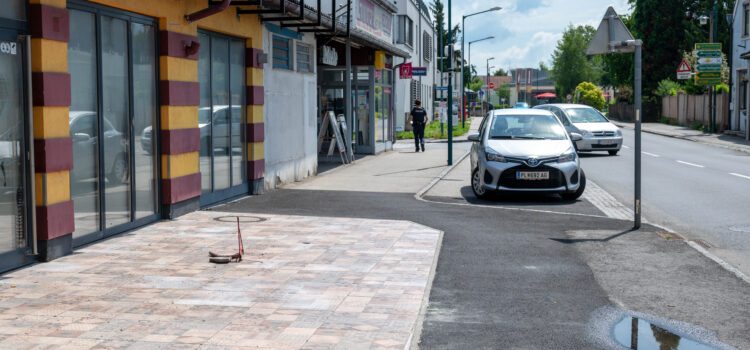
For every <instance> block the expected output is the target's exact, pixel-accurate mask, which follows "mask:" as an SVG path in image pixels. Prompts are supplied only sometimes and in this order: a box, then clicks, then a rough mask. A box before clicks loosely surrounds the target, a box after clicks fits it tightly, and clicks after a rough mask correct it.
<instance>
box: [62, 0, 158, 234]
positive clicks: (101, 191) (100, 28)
mask: <svg viewBox="0 0 750 350" xmlns="http://www.w3.org/2000/svg"><path fill="white" fill-rule="evenodd" d="M70 6H71V8H70V23H71V25H70V33H71V35H70V42H69V44H68V70H69V72H70V75H71V106H70V118H69V122H70V135H71V137H72V139H73V163H74V166H73V170H72V171H71V196H72V197H73V200H74V203H75V232H73V238H74V240H76V241H75V242H74V244H76V245H78V244H84V243H87V242H89V241H92V240H94V239H97V238H99V237H102V236H104V233H105V232H106V233H107V234H109V233H117V232H119V231H122V230H124V229H127V228H128V227H129V226H128V225H126V224H130V223H133V222H135V221H136V220H138V219H143V218H149V217H151V218H153V219H155V218H156V216H155V214H156V212H157V207H158V206H157V197H158V196H157V193H158V189H157V180H158V176H157V174H156V171H157V169H158V167H157V166H156V159H155V158H156V157H154V154H156V153H157V152H156V150H155V146H156V142H155V140H154V139H155V138H156V135H158V133H155V132H154V128H155V127H156V126H155V120H156V116H157V109H156V85H155V84H156V38H155V36H156V28H155V23H154V21H153V20H152V19H149V18H145V17H140V16H135V15H132V14H127V13H122V15H121V16H118V15H116V14H114V13H115V12H114V11H112V10H107V12H106V13H107V15H104V14H102V13H101V11H102V10H103V8H101V7H99V6H91V7H89V6H87V5H77V4H75V3H74V4H71V5H70Z"/></svg>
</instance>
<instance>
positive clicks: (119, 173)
mask: <svg viewBox="0 0 750 350" xmlns="http://www.w3.org/2000/svg"><path fill="white" fill-rule="evenodd" d="M129 177H130V172H129V169H128V161H127V159H126V158H125V156H123V155H121V156H119V157H117V159H115V163H114V164H112V171H110V173H109V175H108V176H107V179H108V180H109V181H110V182H111V183H113V184H115V185H119V184H122V183H126V182H128V178H129Z"/></svg>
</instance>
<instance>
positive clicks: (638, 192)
mask: <svg viewBox="0 0 750 350" xmlns="http://www.w3.org/2000/svg"><path fill="white" fill-rule="evenodd" d="M611 22H612V21H610V23H611ZM610 26H611V24H610ZM641 46H642V43H641V41H640V40H636V41H635V72H634V74H635V77H634V84H635V87H634V90H635V101H634V102H635V196H634V197H635V203H634V206H635V212H634V213H633V214H634V216H635V217H634V221H635V224H634V225H633V228H635V229H639V228H641V116H642V115H641Z"/></svg>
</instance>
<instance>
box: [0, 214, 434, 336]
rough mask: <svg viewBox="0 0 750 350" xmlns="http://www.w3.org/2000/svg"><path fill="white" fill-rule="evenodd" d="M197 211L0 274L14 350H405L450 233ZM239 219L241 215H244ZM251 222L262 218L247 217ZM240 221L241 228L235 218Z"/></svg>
mask: <svg viewBox="0 0 750 350" xmlns="http://www.w3.org/2000/svg"><path fill="white" fill-rule="evenodd" d="M230 215H233V214H228V213H221V212H205V211H202V212H194V213H191V214H188V215H186V216H183V217H181V218H179V219H177V220H175V221H164V222H159V223H156V224H153V225H150V226H146V227H144V228H141V229H139V230H137V231H134V232H130V233H127V234H123V235H119V236H115V237H113V238H111V239H107V240H104V241H101V242H97V243H95V244H93V245H90V246H87V247H85V248H82V249H79V250H77V251H76V252H75V254H73V255H70V256H66V257H63V258H61V259H58V260H55V261H53V262H50V263H44V264H36V265H33V266H31V267H28V268H24V269H21V270H17V271H14V272H11V273H8V274H6V275H3V276H0V348H2V349H256V348H267V349H372V348H384V349H404V348H405V347H406V346H408V345H409V343H410V342H411V341H415V340H411V337H412V336H413V334H412V333H413V332H414V328H415V325H416V322H417V321H418V316H419V313H420V308H421V306H422V301H423V298H424V296H425V292H426V290H427V288H428V286H427V283H428V280H429V275H430V272H431V269H432V266H433V262H434V259H436V258H437V257H436V250H437V249H438V245H439V240H440V232H439V231H437V230H434V229H431V228H428V227H425V226H421V225H418V224H414V223H411V222H406V221H391V220H364V219H350V218H321V217H303V216H274V215H262V216H258V217H262V218H265V219H267V220H266V221H261V222H244V223H242V226H241V227H242V233H243V242H244V245H245V256H244V259H243V261H242V262H239V263H231V264H225V265H217V264H212V263H209V262H208V251H209V250H212V251H216V252H223V253H231V252H233V251H234V250H236V249H237V236H236V223H235V222H232V221H229V222H225V221H217V220H214V219H215V218H217V217H222V216H230ZM234 215H236V214H234ZM247 215H252V214H247ZM230 220H232V218H230Z"/></svg>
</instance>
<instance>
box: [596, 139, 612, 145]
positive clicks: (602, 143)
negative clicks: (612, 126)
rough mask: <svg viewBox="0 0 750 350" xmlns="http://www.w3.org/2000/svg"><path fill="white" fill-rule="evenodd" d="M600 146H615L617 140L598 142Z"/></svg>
mask: <svg viewBox="0 0 750 350" xmlns="http://www.w3.org/2000/svg"><path fill="white" fill-rule="evenodd" d="M598 142H599V144H600V145H614V144H615V140H599V141H598Z"/></svg>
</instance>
